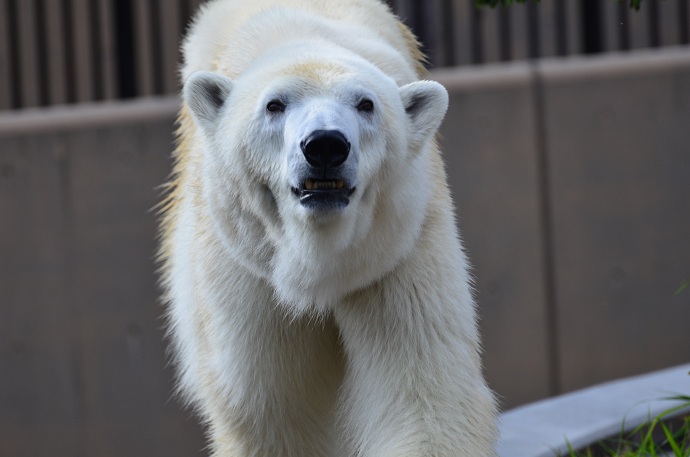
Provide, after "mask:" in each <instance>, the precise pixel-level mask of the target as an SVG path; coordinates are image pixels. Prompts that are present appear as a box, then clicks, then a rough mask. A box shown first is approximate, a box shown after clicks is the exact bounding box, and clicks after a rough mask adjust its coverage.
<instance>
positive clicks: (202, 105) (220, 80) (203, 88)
mask: <svg viewBox="0 0 690 457" xmlns="http://www.w3.org/2000/svg"><path fill="white" fill-rule="evenodd" d="M232 85H233V82H232V80H231V79H230V78H228V77H227V76H223V75H220V74H218V73H211V72H208V71H198V72H196V73H192V76H190V77H189V79H187V81H186V82H185V84H184V89H183V90H182V97H183V98H184V101H185V102H187V105H188V106H189V108H190V109H191V111H192V115H193V116H194V119H196V121H197V122H198V123H199V124H200V125H201V126H202V127H204V128H209V127H212V126H214V125H215V124H216V121H217V120H218V117H219V115H220V111H221V108H223V105H224V104H225V102H226V101H227V99H228V97H229V96H230V92H232Z"/></svg>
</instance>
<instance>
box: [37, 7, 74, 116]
mask: <svg viewBox="0 0 690 457" xmlns="http://www.w3.org/2000/svg"><path fill="white" fill-rule="evenodd" d="M43 6H44V10H43V12H42V13H43V15H44V21H45V24H46V35H45V36H46V48H47V50H48V52H47V55H46V59H47V62H46V66H47V72H46V73H47V75H48V78H47V90H48V103H49V104H51V105H60V104H64V103H67V94H68V88H67V87H68V86H67V78H68V71H67V64H66V62H67V46H69V45H70V44H71V43H67V37H66V36H65V26H64V25H65V10H64V8H63V6H62V2H60V1H58V0H46V1H45V2H44V3H43Z"/></svg>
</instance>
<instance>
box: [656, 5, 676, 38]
mask: <svg viewBox="0 0 690 457" xmlns="http://www.w3.org/2000/svg"><path fill="white" fill-rule="evenodd" d="M658 8H659V32H660V33H659V34H660V41H661V43H660V44H661V46H671V45H676V44H680V23H679V14H680V8H678V2H669V1H661V2H658Z"/></svg>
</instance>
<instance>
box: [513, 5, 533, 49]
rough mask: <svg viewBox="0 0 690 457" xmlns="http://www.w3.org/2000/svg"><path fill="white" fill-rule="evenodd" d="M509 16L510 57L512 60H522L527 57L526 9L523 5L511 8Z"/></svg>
mask: <svg viewBox="0 0 690 457" xmlns="http://www.w3.org/2000/svg"><path fill="white" fill-rule="evenodd" d="M509 14H510V55H511V57H512V60H524V59H527V58H528V57H529V45H528V41H529V39H528V33H527V27H528V24H527V8H525V7H524V5H519V6H518V7H512V8H510V9H509Z"/></svg>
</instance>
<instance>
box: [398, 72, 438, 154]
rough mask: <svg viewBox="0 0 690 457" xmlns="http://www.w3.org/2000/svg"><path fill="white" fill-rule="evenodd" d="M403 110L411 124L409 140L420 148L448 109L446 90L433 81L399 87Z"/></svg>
mask: <svg viewBox="0 0 690 457" xmlns="http://www.w3.org/2000/svg"><path fill="white" fill-rule="evenodd" d="M399 91H400V98H401V99H402V102H403V106H404V107H405V112H406V113H407V116H408V118H409V119H410V123H411V125H412V131H411V132H410V134H411V141H412V143H413V146H415V147H417V148H420V147H422V146H423V144H424V143H425V142H427V141H428V140H430V139H431V138H432V136H433V135H434V134H436V131H437V130H438V128H439V126H440V125H441V121H443V117H444V116H445V115H446V110H447V109H448V91H447V90H446V88H445V87H443V86H442V85H440V84H439V83H437V82H434V81H415V82H413V83H410V84H406V85H404V86H402V87H401V88H400V89H399Z"/></svg>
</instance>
